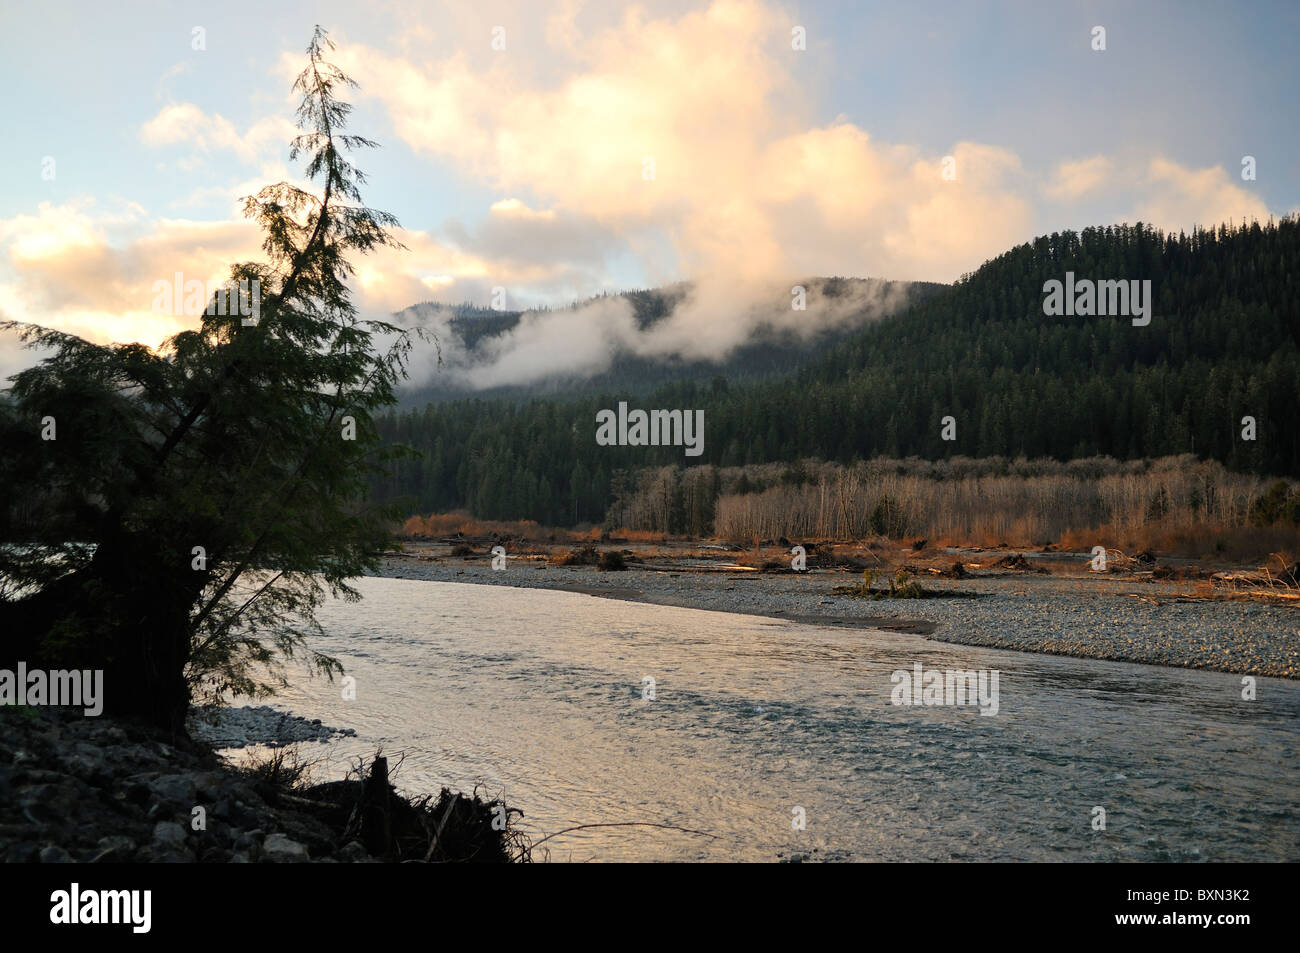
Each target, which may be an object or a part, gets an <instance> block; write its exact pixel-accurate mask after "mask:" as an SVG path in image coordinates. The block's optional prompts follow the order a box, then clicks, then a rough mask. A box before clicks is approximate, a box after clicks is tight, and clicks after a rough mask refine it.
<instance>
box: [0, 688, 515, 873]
mask: <svg viewBox="0 0 1300 953" xmlns="http://www.w3.org/2000/svg"><path fill="white" fill-rule="evenodd" d="M196 723H198V724H200V725H201V726H202V725H203V720H202V719H198V720H197V722H196ZM205 730H206V731H208V732H209V736H210V737H216V738H217V739H218V740H220V741H225V742H232V741H233V742H236V743H242V744H245V745H247V744H265V745H268V746H278V745H285V744H294V743H297V742H301V741H309V740H311V739H313V738H314V739H315V740H320V741H326V740H328V739H329V738H330V737H334V736H336V735H339V734H350V733H351V732H350V731H349V730H347V729H336V728H329V727H327V726H323V725H320V724H318V723H314V722H308V721H305V720H304V719H301V718H296V716H292V715H286V714H285V713H283V712H279V711H276V710H275V709H271V708H266V707H264V706H263V707H254V708H246V709H230V710H226V711H225V712H223V713H221V715H220V716H219V717H218V718H217V720H216V722H215V724H213V723H208V724H207V725H206V728H204V727H200V729H199V731H197V732H196V734H198V735H200V736H202V735H203V732H204V731H205ZM378 760H382V759H377V761H376V762H372V764H374V763H378ZM296 780H297V779H296V777H295V775H294V772H293V771H292V770H290V771H288V772H285V775H284V776H283V777H277V776H276V772H275V771H262V772H260V773H259V772H258V771H257V770H251V771H250V770H244V769H239V768H235V767H233V766H232V765H231V764H229V763H227V762H226V761H224V760H223V759H222V758H220V757H219V756H218V755H217V754H216V753H215V752H214V751H213V750H212V749H211V747H209V746H207V745H204V744H202V743H191V744H188V745H185V746H177V745H173V744H169V743H167V742H166V741H163V740H160V739H159V737H158V736H157V735H156V734H154V733H153V732H150V731H147V730H144V729H142V728H140V727H138V726H135V725H133V724H130V723H119V722H115V721H113V720H110V719H108V718H102V717H85V716H83V715H82V714H81V713H80V712H77V711H73V710H65V709H58V708H48V707H47V708H39V707H23V708H15V707H4V708H0V861H3V862H5V863H120V862H129V863H194V862H202V863H258V862H261V863H305V862H314V863H346V862H360V863H367V862H380V861H400V860H410V859H417V860H419V859H423V860H429V859H434V860H468V859H473V860H476V861H483V860H488V861H499V860H502V861H503V860H513V859H518V854H519V851H518V849H517V848H518V847H519V846H520V842H519V838H518V836H517V835H512V834H511V832H505V833H504V834H503V833H501V832H498V831H496V830H493V829H492V827H491V818H492V813H493V810H494V809H496V810H497V811H498V812H499V811H500V810H501V808H498V807H497V805H495V804H494V803H487V804H485V803H483V802H481V801H479V800H478V799H477V798H469V797H465V796H463V795H456V794H451V793H450V792H448V791H446V790H444V791H443V792H442V795H441V796H440V797H439V798H437V799H436V800H435V799H433V798H420V799H415V800H409V799H407V798H404V797H402V796H400V795H398V794H397V793H396V792H395V791H394V790H393V789H392V787H391V785H390V784H388V782H387V777H386V775H384V776H383V777H382V784H377V783H375V782H374V777H373V774H372V776H371V777H370V778H368V779H367V780H366V781H364V782H363V781H362V780H345V781H334V782H330V783H327V784H322V785H316V786H314V787H303V786H299V785H297V784H296V783H295V781H296ZM376 792H377V793H376ZM375 804H378V805H380V811H381V812H382V813H383V815H384V818H385V822H384V825H383V827H384V831H385V833H386V834H387V833H388V832H389V830H390V828H391V837H390V838H389V839H388V840H387V841H385V842H384V844H383V846H382V847H380V846H378V845H377V844H376V843H375V841H374V838H373V837H371V836H369V835H368V834H367V832H366V828H365V826H364V825H361V826H358V825H357V823H356V818H357V817H358V815H359V813H360V811H359V808H360V807H361V806H363V805H364V806H365V809H366V810H372V809H373V805H375ZM435 810H436V811H437V815H438V818H439V819H440V820H441V822H442V825H443V826H442V827H440V828H439V829H438V836H437V838H436V839H435V840H440V841H441V843H438V844H435V843H429V842H428V841H427V837H426V834H427V831H428V830H429V829H430V827H431V825H430V824H429V818H430V817H431V816H432V815H433V813H434V812H435ZM449 819H450V823H448V820H449ZM363 842H364V843H363ZM365 844H369V845H370V846H369V847H367V846H365ZM523 846H525V847H526V845H523ZM426 847H427V848H428V849H427V850H426ZM435 847H437V849H436V850H435Z"/></svg>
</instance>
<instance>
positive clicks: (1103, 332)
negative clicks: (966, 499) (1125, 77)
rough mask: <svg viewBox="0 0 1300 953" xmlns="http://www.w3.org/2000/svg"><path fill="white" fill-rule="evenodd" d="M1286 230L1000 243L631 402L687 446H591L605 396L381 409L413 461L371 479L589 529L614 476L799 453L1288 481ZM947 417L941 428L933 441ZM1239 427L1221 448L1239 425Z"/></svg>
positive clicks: (432, 501) (1290, 326)
mask: <svg viewBox="0 0 1300 953" xmlns="http://www.w3.org/2000/svg"><path fill="white" fill-rule="evenodd" d="M1298 263H1300V224H1298V223H1297V221H1296V220H1295V219H1294V218H1289V219H1283V220H1282V221H1281V222H1277V223H1270V224H1269V225H1267V226H1260V225H1251V226H1250V227H1240V228H1235V229H1232V228H1226V227H1225V228H1220V229H1219V230H1217V231H1215V230H1205V231H1197V232H1195V233H1194V234H1192V235H1178V236H1166V235H1162V234H1160V233H1159V232H1156V231H1155V230H1153V229H1151V228H1149V227H1144V226H1141V225H1136V226H1127V225H1124V226H1114V227H1107V228H1095V229H1086V230H1084V232H1083V233H1082V234H1076V233H1073V232H1065V233H1061V234H1054V235H1051V236H1048V237H1043V238H1039V239H1037V240H1035V241H1033V242H1031V243H1029V244H1026V245H1021V246H1018V247H1016V248H1014V249H1012V250H1011V251H1009V252H1007V253H1005V254H1003V255H1001V256H999V257H998V258H996V259H994V260H992V261H990V262H988V263H986V264H985V265H984V266H982V267H981V268H980V269H979V270H978V271H976V272H975V273H974V274H972V275H968V276H964V277H963V279H962V280H961V281H959V282H958V283H956V284H955V285H953V286H951V287H950V288H947V289H944V290H943V291H941V292H939V293H937V294H934V295H932V296H929V297H928V298H926V299H925V300H924V301H922V302H921V303H919V304H918V305H916V306H914V307H912V308H910V309H909V310H907V311H905V312H903V313H900V314H897V315H894V316H893V317H890V318H886V319H884V320H882V321H880V322H878V323H876V324H873V325H872V326H870V327H869V328H867V329H866V330H864V331H863V332H861V333H860V334H858V335H856V336H855V337H853V338H851V339H850V340H848V341H846V342H844V343H842V344H840V345H839V346H837V347H836V348H834V349H833V350H832V351H831V352H830V353H828V354H827V355H826V356H825V357H823V358H821V359H819V360H816V361H814V362H812V363H810V364H808V365H806V366H804V367H803V368H802V369H800V370H799V371H798V372H797V373H796V374H794V375H793V376H792V377H789V378H786V379H781V380H775V381H768V382H761V383H755V384H746V385H744V386H732V385H729V384H728V383H727V382H725V381H720V380H719V381H714V382H712V383H710V384H700V383H698V382H695V381H687V382H682V383H675V384H671V385H668V386H665V387H661V388H659V389H658V390H657V391H655V393H654V394H652V395H648V396H646V397H644V398H636V399H634V400H633V401H632V402H631V403H630V406H632V407H644V408H647V409H650V408H683V409H702V410H704V413H705V439H704V451H703V454H702V455H701V456H699V457H689V458H688V457H685V456H684V454H683V452H682V449H681V448H680V447H677V448H672V447H605V446H598V445H597V444H596V441H595V430H596V426H595V413H596V411H597V410H598V409H601V408H615V407H617V404H618V401H619V400H621V399H622V400H626V399H627V398H628V395H627V394H626V393H622V392H618V391H611V392H610V393H608V394H605V395H599V396H584V397H580V398H572V399H567V400H559V401H557V400H535V401H532V402H529V403H522V404H507V403H504V402H497V401H454V402H448V403H442V404H438V405H434V406H430V407H427V408H425V409H424V410H423V411H417V412H412V413H408V414H403V415H401V416H400V417H397V418H387V419H386V420H384V421H383V423H382V426H383V427H384V432H385V435H386V436H387V437H389V438H390V439H397V440H400V441H402V442H405V443H408V444H410V445H412V446H414V447H416V448H417V449H420V450H423V451H424V452H425V454H426V455H425V457H424V458H423V459H422V460H412V461H407V462H405V463H403V464H402V466H401V467H400V469H399V470H398V471H397V472H396V473H395V475H394V477H393V478H392V479H390V480H388V481H387V482H386V484H385V485H384V486H382V487H379V488H377V489H378V490H379V492H380V495H381V496H390V495H403V496H409V497H410V498H411V499H412V503H413V507H414V508H415V509H418V510H422V511H426V512H427V511H430V510H446V509H451V508H454V507H457V506H465V507H468V508H469V509H471V511H473V512H474V513H475V514H476V515H479V516H482V517H485V518H502V519H515V518H532V519H538V520H541V521H545V522H556V523H567V522H577V521H579V520H592V519H599V518H600V516H601V514H603V512H604V508H605V506H606V504H607V503H608V500H609V493H610V481H611V476H612V474H613V473H614V471H615V470H617V469H627V470H632V469H636V468H639V467H643V466H648V465H663V464H677V465H684V466H690V465H696V464H705V463H713V464H721V465H735V464H744V463H761V462H768V461H794V460H795V459H797V458H801V457H816V458H822V459H830V460H839V461H850V460H853V459H855V458H866V457H871V456H875V455H888V456H893V457H901V456H908V455H913V454H915V455H918V456H922V457H930V458H934V457H945V456H952V455H964V456H971V457H974V456H995V455H1001V456H1009V457H1015V456H1021V455H1024V456H1029V457H1035V456H1051V457H1056V458H1058V459H1067V458H1071V457H1078V456H1091V455H1096V454H1104V455H1110V456H1114V457H1119V458H1134V457H1146V456H1152V457H1154V456H1164V455H1169V454H1177V453H1183V452H1192V453H1195V454H1197V455H1198V456H1201V457H1211V458H1215V459H1219V460H1222V461H1224V462H1225V463H1227V464H1228V465H1229V466H1231V467H1234V468H1238V469H1244V470H1250V471H1254V472H1260V473H1269V474H1277V475H1300V426H1297V402H1298V400H1300V277H1298V276H1297V264H1298ZM1067 271H1070V272H1073V273H1074V275H1075V278H1076V280H1078V279H1083V278H1088V279H1091V280H1117V279H1131V280H1139V281H1141V280H1150V281H1151V288H1152V292H1153V296H1154V304H1153V307H1152V311H1151V314H1152V318H1151V321H1150V323H1149V324H1148V325H1146V326H1145V327H1135V326H1134V325H1133V323H1132V321H1131V320H1130V319H1129V318H1128V317H1123V316H1111V317H1097V316H1092V317H1088V316H1048V315H1045V314H1044V308H1043V300H1044V291H1043V286H1044V283H1045V282H1046V281H1048V280H1052V279H1055V280H1058V281H1060V280H1064V279H1065V273H1066V272H1067ZM946 416H951V417H953V418H954V420H955V424H956V434H955V437H956V439H955V440H950V441H949V440H944V439H942V436H941V430H942V427H943V424H942V419H943V418H944V417H946ZM1246 416H1250V417H1253V418H1254V419H1255V422H1256V439H1255V440H1253V441H1250V440H1244V439H1242V423H1241V421H1242V418H1243V417H1246Z"/></svg>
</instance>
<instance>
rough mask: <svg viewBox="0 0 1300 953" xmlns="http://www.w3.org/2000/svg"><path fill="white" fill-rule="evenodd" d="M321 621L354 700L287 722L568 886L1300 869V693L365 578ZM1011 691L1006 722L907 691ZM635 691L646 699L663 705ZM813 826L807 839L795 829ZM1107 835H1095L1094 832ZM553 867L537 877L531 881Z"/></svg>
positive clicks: (312, 700) (558, 596)
mask: <svg viewBox="0 0 1300 953" xmlns="http://www.w3.org/2000/svg"><path fill="white" fill-rule="evenodd" d="M358 588H359V589H360V590H361V592H362V593H363V595H364V599H363V600H362V601H360V602H358V603H352V604H348V603H342V602H331V603H330V604H328V605H327V606H326V607H324V610H323V611H322V613H321V620H322V622H323V624H324V626H325V629H326V633H327V635H326V638H324V639H323V640H317V641H316V642H315V643H314V644H315V646H316V647H317V648H318V649H319V650H321V651H324V652H327V653H329V654H332V655H335V656H336V657H338V658H339V659H340V660H341V661H342V662H343V663H344V665H345V667H346V669H347V673H348V674H349V675H350V676H352V677H354V678H355V679H356V700H355V701H345V700H343V699H342V697H341V696H342V691H341V687H340V684H339V683H338V682H337V681H336V682H334V683H332V684H331V683H330V682H328V681H326V680H324V679H320V678H316V679H312V680H307V679H302V678H295V679H294V681H293V685H292V687H291V688H290V689H289V690H288V691H287V692H286V693H285V695H284V696H283V697H282V698H281V699H280V701H282V702H283V703H284V704H285V705H286V706H287V707H288V708H290V709H291V710H293V711H294V712H295V713H297V714H299V715H303V716H305V717H308V718H320V719H322V720H323V721H324V722H325V724H328V725H337V726H342V727H350V728H354V729H355V730H356V731H357V737H355V738H341V739H337V740H335V741H331V742H329V743H325V744H313V745H308V746H305V747H306V752H305V753H306V754H307V755H309V756H311V757H315V758H322V759H323V761H322V763H321V766H320V767H319V768H318V771H317V775H318V777H320V778H321V779H322V780H323V779H324V775H329V776H335V777H337V776H341V774H342V772H343V771H344V770H345V769H346V768H347V766H348V763H349V761H351V762H355V759H356V757H357V756H366V757H369V756H370V755H373V754H374V752H375V749H376V748H377V747H379V746H382V747H383V749H384V753H385V754H387V755H388V756H389V757H390V760H391V761H396V759H397V758H398V757H399V756H402V755H404V756H405V760H404V762H403V763H402V765H401V766H400V769H399V770H398V772H397V774H396V776H395V778H394V780H395V783H396V784H397V785H398V787H399V788H400V789H401V790H403V791H404V792H405V793H408V794H413V793H426V792H432V793H437V791H438V789H439V788H441V787H442V786H444V785H446V786H448V787H450V788H452V789H453V790H464V791H470V790H472V789H473V788H474V787H475V785H476V784H477V785H480V789H481V790H482V791H484V792H485V793H487V794H489V795H498V794H500V795H503V796H504V798H505V800H506V801H507V803H509V804H510V805H511V806H514V807H519V808H521V809H522V810H523V811H524V815H525V817H524V825H525V830H526V831H528V832H529V833H530V834H531V835H532V836H533V837H534V838H535V839H536V838H537V837H540V836H542V835H543V834H546V833H550V832H552V831H557V830H559V829H561V828H566V827H570V826H573V825H577V824H586V823H604V824H610V823H620V822H630V821H635V822H647V823H651V824H668V825H675V826H678V827H683V828H690V829H693V830H696V831H705V832H708V833H709V834H711V835H713V836H712V837H711V838H710V837H704V836H700V835H698V834H688V833H680V832H675V831H668V830H662V829H657V828H653V827H605V828H594V829H590V830H584V831H577V832H574V833H570V834H565V835H563V836H561V837H557V838H554V839H552V840H549V841H548V842H547V843H546V845H545V848H546V849H547V850H548V851H549V857H550V859H552V860H561V861H568V860H573V861H587V860H606V861H609V860H760V861H764V860H766V861H772V860H778V859H782V858H790V857H791V856H792V855H801V856H805V857H807V858H808V859H812V860H819V859H825V860H888V861H929V860H993V861H997V860H1104V861H1113V860H1132V861H1161V860H1180V861H1208V860H1219V861H1261V860H1290V861H1294V860H1297V859H1300V820H1297V798H1298V792H1300V761H1298V760H1297V757H1296V754H1297V741H1298V739H1300V685H1297V684H1296V683H1294V682H1290V681H1285V680H1277V679H1268V678H1260V679H1258V680H1257V685H1256V692H1257V697H1256V698H1255V700H1253V701H1247V700H1243V698H1242V691H1243V687H1242V679H1241V677H1240V676H1235V675H1228V674H1223V673H1214V672H1199V671H1188V670H1182V669H1173V668H1159V667H1153V666H1145V665H1132V664H1127V663H1120V662H1102V661H1094V660H1088V659H1075V658H1067V657H1059V656H1047V655H1033V654H1027V653H1019V652H1008V651H1002V650H997V649H982V648H972V647H966V646H960V645H949V644H944V643H939V642H933V641H929V640H927V639H925V638H923V637H921V636H916V635H907V634H901V633H897V632H883V631H877V630H872V629H850V628H838V627H826V626H812V625H800V624H793V623H789V622H783V621H778V620H774V619H767V618H761V617H755V616H744V615H735V614H728V613H717V612H704V611H699V610H693V609H680V608H672V607H664V606H654V605H643V604H637V603H631V602H622V601H616V600H612V599H602V598H596V597H592V596H586V595H578V594H573V593H566V592H555V591H544V590H537V589H522V588H521V589H514V588H507V587H499V586H475V585H467V584H460V583H441V582H423V581H413V580H402V579H386V578H366V579H362V580H360V583H359V585H358ZM918 662H919V663H920V664H921V665H922V667H923V669H924V670H927V671H928V670H930V669H940V670H948V669H966V670H971V669H974V670H986V671H997V672H998V673H999V679H998V687H999V692H998V706H997V707H998V710H997V713H996V714H995V715H982V714H981V713H980V709H979V708H978V707H976V706H975V705H973V704H971V705H965V706H937V705H935V706H924V705H914V706H906V705H895V704H893V703H892V700H891V693H893V692H894V688H895V682H894V681H893V680H892V679H891V675H892V673H894V672H895V671H897V670H904V671H908V672H911V671H912V670H913V667H914V664H915V663H918ZM647 677H649V678H653V679H654V691H653V695H654V698H653V700H651V699H649V698H647V697H645V696H646V695H648V694H649V692H648V691H647V683H646V682H645V681H644V679H646V678H647ZM799 808H801V809H802V818H803V819H804V827H803V829H802V830H800V829H797V821H798V819H799V818H800V812H799V811H798V810H796V809H799ZM1097 808H1102V809H1104V811H1105V815H1104V819H1105V829H1104V830H1102V829H1098V822H1099V820H1100V819H1101V815H1100V814H1099V813H1098V812H1097V811H1096V809H1097ZM537 859H541V858H540V857H539V858H537Z"/></svg>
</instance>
